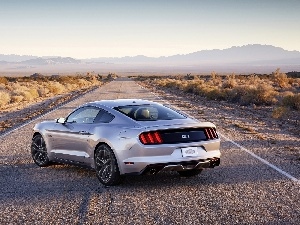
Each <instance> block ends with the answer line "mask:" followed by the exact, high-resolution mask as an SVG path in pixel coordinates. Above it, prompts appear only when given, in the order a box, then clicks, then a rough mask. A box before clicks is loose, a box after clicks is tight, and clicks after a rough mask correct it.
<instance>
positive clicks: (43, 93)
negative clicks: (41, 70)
mask: <svg viewBox="0 0 300 225" xmlns="http://www.w3.org/2000/svg"><path fill="white" fill-rule="evenodd" d="M37 91H38V94H39V96H40V97H46V96H47V95H48V94H49V92H50V91H49V89H48V88H46V87H40V88H39V89H38V90H37Z"/></svg>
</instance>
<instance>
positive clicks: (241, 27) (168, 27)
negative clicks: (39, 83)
mask: <svg viewBox="0 0 300 225" xmlns="http://www.w3.org/2000/svg"><path fill="white" fill-rule="evenodd" d="M299 8H300V1H297V0H287V1H280V0H273V1H271V0H265V1H259V0H245V1H234V0H228V1H221V0H212V1H208V0H189V1H179V0H172V1H170V0H166V1H137V0H128V1H116V0H115V1H103V0H102V1H99V0H97V1H96V0H90V1H80V0H75V1H71V0H60V1H59V0H53V1H38V0H27V1H21V0H10V1H4V2H3V1H1V2H0V12H1V13H0V22H1V23H0V29H1V36H0V43H1V47H0V54H16V55H33V56H39V57H41V56H61V57H73V58H76V59H84V58H97V57H123V56H137V55H145V56H148V57H159V56H171V55H176V54H188V53H192V52H196V51H201V50H211V49H227V48H230V47H232V46H243V45H247V44H262V45H273V46H276V47H280V48H283V49H285V50H289V51H293V50H296V51H300V42H299V38H298V37H299V36H300V30H299V29H298V27H299V24H300V14H299V13H298V9H299Z"/></svg>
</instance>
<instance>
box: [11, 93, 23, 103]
mask: <svg viewBox="0 0 300 225" xmlns="http://www.w3.org/2000/svg"><path fill="white" fill-rule="evenodd" d="M23 100H24V96H22V95H13V96H11V102H12V103H18V102H21V101H23Z"/></svg>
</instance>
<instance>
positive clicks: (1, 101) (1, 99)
mask: <svg viewBox="0 0 300 225" xmlns="http://www.w3.org/2000/svg"><path fill="white" fill-rule="evenodd" d="M9 102H10V95H9V93H7V92H4V91H0V107H1V108H2V107H4V106H6V105H7V104H8V103H9Z"/></svg>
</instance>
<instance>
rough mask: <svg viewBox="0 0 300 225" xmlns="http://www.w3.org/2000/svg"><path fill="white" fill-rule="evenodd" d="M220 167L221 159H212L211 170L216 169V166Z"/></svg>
mask: <svg viewBox="0 0 300 225" xmlns="http://www.w3.org/2000/svg"><path fill="white" fill-rule="evenodd" d="M219 165H220V158H212V159H211V160H210V165H209V167H210V168H214V167H215V166H219Z"/></svg>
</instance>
